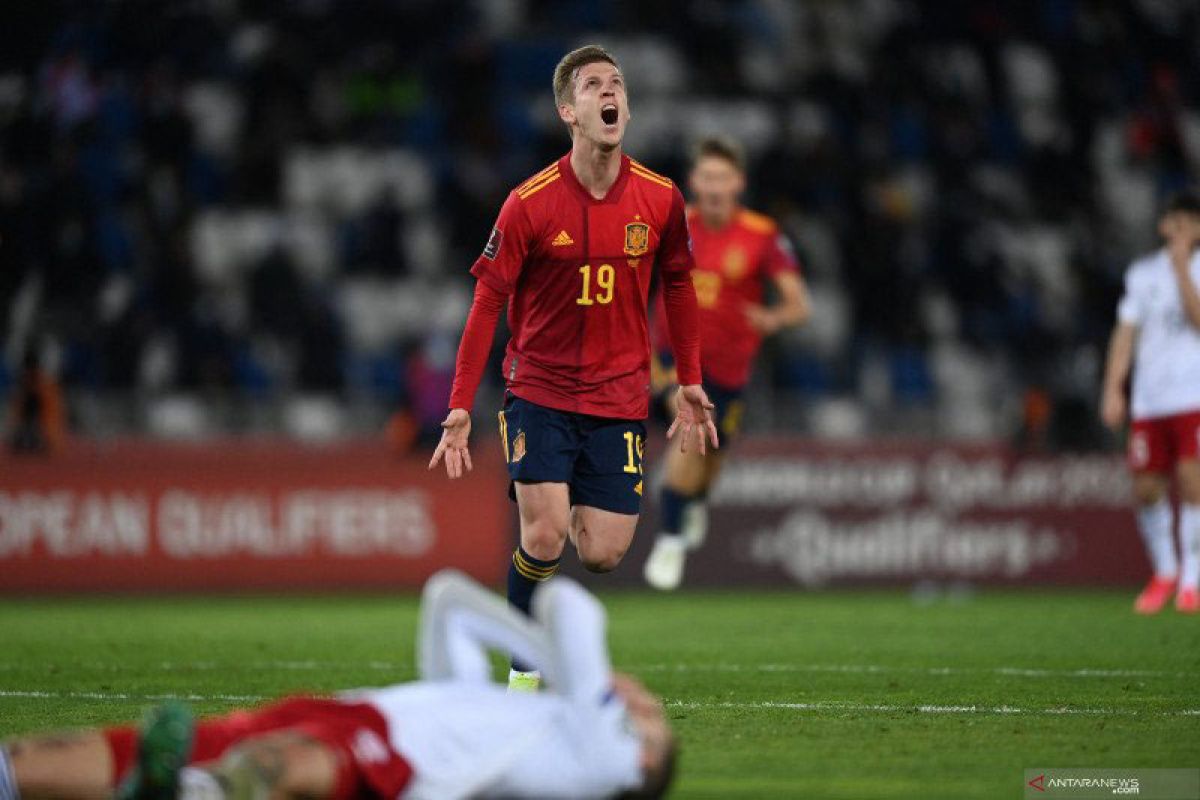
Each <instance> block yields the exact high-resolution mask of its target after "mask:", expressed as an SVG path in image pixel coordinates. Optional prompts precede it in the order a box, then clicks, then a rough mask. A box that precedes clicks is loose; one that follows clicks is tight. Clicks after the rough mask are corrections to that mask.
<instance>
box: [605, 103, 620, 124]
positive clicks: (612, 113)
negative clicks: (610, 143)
mask: <svg viewBox="0 0 1200 800" xmlns="http://www.w3.org/2000/svg"><path fill="white" fill-rule="evenodd" d="M619 116H620V114H619V112H618V111H617V105H616V103H605V104H604V105H602V106H600V121H601V122H603V123H604V124H605V125H609V126H612V125H616V124H617V119H618V118H619Z"/></svg>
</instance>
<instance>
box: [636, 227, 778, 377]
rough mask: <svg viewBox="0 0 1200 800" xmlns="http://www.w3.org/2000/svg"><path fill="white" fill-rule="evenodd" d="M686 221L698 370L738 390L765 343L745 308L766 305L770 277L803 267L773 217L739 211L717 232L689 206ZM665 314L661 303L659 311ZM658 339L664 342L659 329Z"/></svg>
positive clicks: (748, 375) (657, 311)
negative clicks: (697, 327)
mask: <svg viewBox="0 0 1200 800" xmlns="http://www.w3.org/2000/svg"><path fill="white" fill-rule="evenodd" d="M687 217H688V222H689V227H690V230H691V234H692V243H693V248H694V250H695V258H696V268H695V269H694V270H693V271H692V280H693V281H694V283H695V285H696V301H697V303H699V306H700V368H701V370H702V371H703V373H704V380H706V381H710V382H712V383H716V384H718V385H720V386H724V387H726V388H730V389H736V388H739V387H741V386H744V385H745V384H746V382H747V381H749V380H750V370H751V368H752V367H753V365H754V356H755V354H756V353H757V352H758V346H759V344H761V342H762V337H761V336H760V335H759V333H758V331H756V330H755V329H754V328H753V327H751V325H750V322H749V321H748V320H747V319H746V311H745V309H746V306H747V305H761V304H762V301H763V285H764V283H765V282H766V280H767V279H769V278H774V277H775V276H776V275H779V274H780V273H783V272H798V271H799V265H798V264H797V262H796V258H795V256H794V255H793V254H792V246H791V244H790V243H789V242H788V240H787V237H786V236H784V235H783V234H782V233H780V231H779V226H778V225H776V224H775V221H774V220H772V219H771V218H770V217H767V216H765V215H763V214H758V213H756V212H754V211H750V210H748V209H739V210H738V211H737V212H736V213H735V214H734V217H733V219H732V220H731V221H730V223H729V224H728V225H726V226H725V227H723V228H720V229H717V230H712V229H710V228H708V227H707V226H705V224H704V221H703V219H701V217H700V215H699V214H698V213H697V212H696V210H695V209H692V208H689V209H688V212H687ZM661 312H662V306H661V304H659V307H658V308H657V309H656V313H661ZM655 339H656V344H659V341H660V340H661V341H663V342H665V338H663V337H661V336H660V335H659V332H658V330H657V325H656V332H655ZM659 346H661V344H659Z"/></svg>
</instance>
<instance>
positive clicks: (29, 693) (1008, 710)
mask: <svg viewBox="0 0 1200 800" xmlns="http://www.w3.org/2000/svg"><path fill="white" fill-rule="evenodd" d="M6 697H9V698H30V699H33V698H37V699H62V700H107V701H113V700H123V701H135V702H148V701H154V702H161V701H163V700H187V701H189V702H193V703H201V702H215V701H223V702H238V703H256V702H261V701H264V700H269V699H271V697H269V696H267V695H256V694H130V693H126V692H57V691H41V690H22V689H0V698H6ZM666 705H667V707H669V708H696V709H709V708H712V709H784V710H789V711H851V712H859V713H867V712H876V713H884V714H896V713H917V714H994V715H1026V716H1067V715H1069V716H1075V715H1079V716H1117V717H1137V716H1146V717H1173V716H1200V708H1189V709H1182V710H1179V711H1139V710H1138V709H1132V708H1072V707H1069V706H1060V707H1057V708H1020V707H1016V706H981V705H938V704H932V703H923V704H916V705H900V704H892V703H856V702H852V701H844V700H816V701H811V702H784V701H770V700H764V701H759V702H746V703H736V702H717V703H709V702H698V701H685V700H668V701H667V703H666Z"/></svg>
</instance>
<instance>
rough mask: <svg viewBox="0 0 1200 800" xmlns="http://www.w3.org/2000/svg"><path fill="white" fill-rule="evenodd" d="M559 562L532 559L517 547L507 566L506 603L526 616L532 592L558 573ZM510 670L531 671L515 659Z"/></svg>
mask: <svg viewBox="0 0 1200 800" xmlns="http://www.w3.org/2000/svg"><path fill="white" fill-rule="evenodd" d="M559 560H560V559H557V558H554V559H550V560H549V561H543V560H541V559H540V558H534V557H533V556H531V555H529V553H526V552H525V548H524V547H521V546H520V545H518V546H517V549H516V550H514V551H513V556H512V563H511V564H509V566H508V602H509V603H511V604H512V605H513V606H515V607H516V608H518V609H520V611H521V612H522V613H523V614H526V615H528V614H529V608H530V604H531V603H532V602H533V590H534V589H536V588H537V587H538V584H540V583H542V582H543V581H547V580H549V579H550V578H552V577H554V573H556V572H558V562H559ZM512 668H513V669H515V670H517V671H519V672H529V671H530V670H531V669H532V667H529V666H527V665H525V664H521V663H520V662H518V661H517V660H516V659H515V658H514V659H513V662H512Z"/></svg>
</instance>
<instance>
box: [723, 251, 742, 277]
mask: <svg viewBox="0 0 1200 800" xmlns="http://www.w3.org/2000/svg"><path fill="white" fill-rule="evenodd" d="M723 261H724V263H723V264H722V265H721V266H722V267H723V268H724V270H725V277H727V278H729V279H730V280H735V281H736V280H737V279H738V278H740V277H742V276H743V275H745V274H746V267H748V266H749V260H748V259H747V258H746V251H745V250H743V249H742V248H740V247H731V248H729V249H728V250H726V251H725V258H724V260H723Z"/></svg>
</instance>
